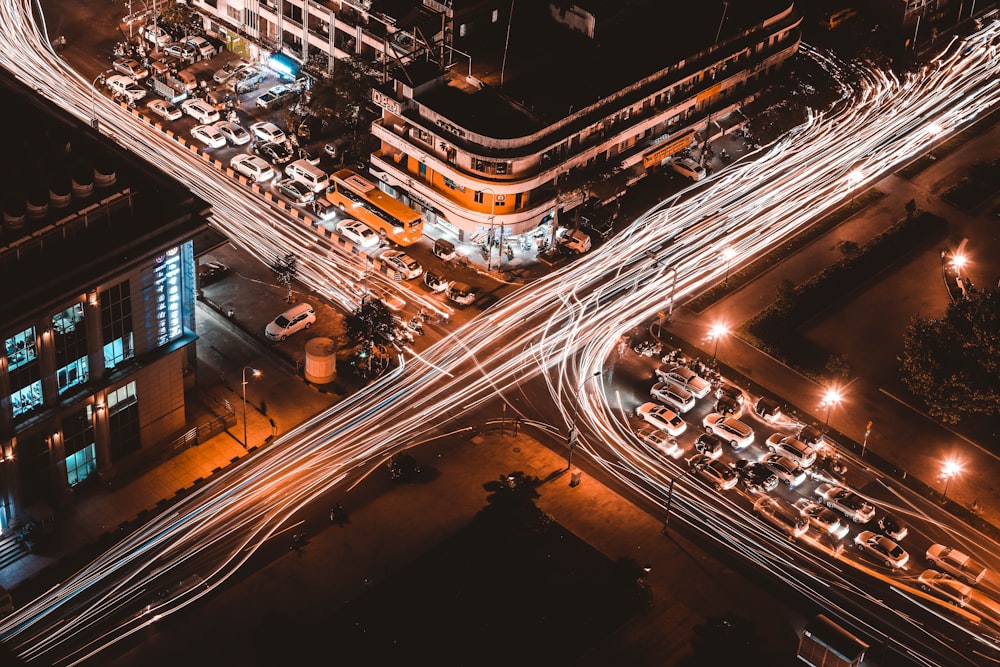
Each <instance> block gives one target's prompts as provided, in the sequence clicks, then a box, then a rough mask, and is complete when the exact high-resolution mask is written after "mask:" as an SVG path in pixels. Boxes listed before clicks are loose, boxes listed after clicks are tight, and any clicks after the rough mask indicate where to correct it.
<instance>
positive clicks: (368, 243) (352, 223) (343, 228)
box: [337, 218, 382, 248]
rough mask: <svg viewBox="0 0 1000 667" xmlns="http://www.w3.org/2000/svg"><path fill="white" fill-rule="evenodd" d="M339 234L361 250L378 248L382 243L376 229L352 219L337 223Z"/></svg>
mask: <svg viewBox="0 0 1000 667" xmlns="http://www.w3.org/2000/svg"><path fill="white" fill-rule="evenodd" d="M337 233H338V234H340V235H341V236H343V237H344V238H345V239H347V240H348V241H350V242H351V243H353V244H354V245H356V246H358V247H359V248H377V247H378V245H379V243H381V241H382V239H381V238H380V237H379V235H378V232H376V231H375V230H374V229H372V228H371V227H369V226H368V225H366V224H365V223H363V222H361V221H359V220H352V219H350V218H348V219H346V220H341V221H340V222H338V223H337Z"/></svg>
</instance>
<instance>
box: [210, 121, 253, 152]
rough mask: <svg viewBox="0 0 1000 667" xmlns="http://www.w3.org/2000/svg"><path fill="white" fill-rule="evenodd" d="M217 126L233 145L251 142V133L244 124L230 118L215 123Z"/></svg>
mask: <svg viewBox="0 0 1000 667" xmlns="http://www.w3.org/2000/svg"><path fill="white" fill-rule="evenodd" d="M215 128H216V129H217V130H218V131H219V132H220V133H221V134H222V136H223V137H225V138H226V141H228V142H229V143H231V144H232V145H233V146H242V145H244V144H249V143H250V133H249V132H247V131H246V130H245V129H243V126H242V125H240V124H239V123H234V122H232V121H230V120H220V121H218V122H216V123H215Z"/></svg>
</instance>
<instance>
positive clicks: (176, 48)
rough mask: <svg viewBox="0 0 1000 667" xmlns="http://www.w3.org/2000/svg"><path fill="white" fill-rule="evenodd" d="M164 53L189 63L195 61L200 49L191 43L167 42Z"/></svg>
mask: <svg viewBox="0 0 1000 667" xmlns="http://www.w3.org/2000/svg"><path fill="white" fill-rule="evenodd" d="M163 53H164V55H168V56H173V57H174V58H179V59H181V60H183V61H184V62H189V63H193V62H194V61H195V58H197V57H198V50H197V49H196V48H195V47H194V46H193V45H191V44H167V45H166V46H165V47H163Z"/></svg>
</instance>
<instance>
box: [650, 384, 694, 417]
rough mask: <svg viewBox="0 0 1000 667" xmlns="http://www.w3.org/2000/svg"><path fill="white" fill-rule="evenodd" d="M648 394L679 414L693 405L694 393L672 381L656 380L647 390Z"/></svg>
mask: <svg viewBox="0 0 1000 667" xmlns="http://www.w3.org/2000/svg"><path fill="white" fill-rule="evenodd" d="M649 395H650V396H651V397H652V398H653V399H655V400H657V401H659V402H660V403H663V404H664V405H666V406H668V407H671V408H673V409H674V410H677V412H680V413H681V414H684V413H685V412H687V411H688V410H690V409H691V408H693V407H694V394H692V393H691V392H689V391H688V390H687V389H684V388H683V387H680V386H678V385H676V384H674V383H673V382H657V383H656V384H654V385H653V386H652V388H651V389H650V390H649Z"/></svg>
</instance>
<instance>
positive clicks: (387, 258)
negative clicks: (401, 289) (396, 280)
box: [376, 250, 424, 280]
mask: <svg viewBox="0 0 1000 667" xmlns="http://www.w3.org/2000/svg"><path fill="white" fill-rule="evenodd" d="M376 260H377V262H376V263H377V264H378V265H380V266H382V267H385V268H387V269H388V270H390V271H396V272H399V274H400V275H401V276H402V277H403V280H413V279H414V278H419V277H420V274H421V273H423V272H424V269H423V267H421V266H420V262H418V261H417V260H415V259H413V258H412V257H410V256H409V255H407V254H406V253H405V252H403V251H402V250H386V251H384V252H383V253H382V254H380V255H379V256H378V257H377V258H376Z"/></svg>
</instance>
